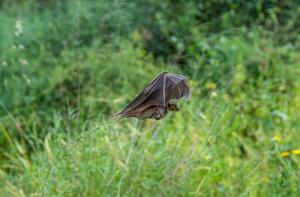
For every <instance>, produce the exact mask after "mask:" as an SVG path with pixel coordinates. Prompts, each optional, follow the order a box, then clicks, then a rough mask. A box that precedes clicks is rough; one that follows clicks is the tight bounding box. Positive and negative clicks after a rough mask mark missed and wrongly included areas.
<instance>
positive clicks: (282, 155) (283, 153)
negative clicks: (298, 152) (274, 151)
mask: <svg viewBox="0 0 300 197" xmlns="http://www.w3.org/2000/svg"><path fill="white" fill-rule="evenodd" d="M289 155H290V153H289V152H287V151H284V152H282V153H280V157H288V156H289Z"/></svg>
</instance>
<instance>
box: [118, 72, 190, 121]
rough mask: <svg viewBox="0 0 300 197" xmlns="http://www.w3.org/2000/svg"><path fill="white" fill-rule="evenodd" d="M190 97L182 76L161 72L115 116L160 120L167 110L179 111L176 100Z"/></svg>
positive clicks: (185, 81)
mask: <svg viewBox="0 0 300 197" xmlns="http://www.w3.org/2000/svg"><path fill="white" fill-rule="evenodd" d="M190 95H191V89H190V86H189V85H188V83H187V80H186V79H185V77H184V76H183V75H179V74H170V73H168V72H162V73H160V74H159V75H158V76H157V77H156V78H155V79H153V80H152V81H151V82H150V84H149V85H147V86H146V87H145V89H144V90H143V91H142V92H141V93H140V94H139V95H138V96H137V97H136V98H135V99H134V100H133V101H132V102H130V103H129V104H128V105H127V106H126V107H125V108H124V109H123V110H122V111H120V112H119V113H117V114H116V116H118V117H120V118H122V117H124V118H129V117H134V118H137V119H146V118H151V119H155V120H160V119H162V118H163V117H165V115H166V114H167V112H168V110H169V111H179V108H178V107H177V105H176V102H177V100H179V99H181V98H185V99H188V98H189V97H190Z"/></svg>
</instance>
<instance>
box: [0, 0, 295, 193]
mask: <svg viewBox="0 0 300 197" xmlns="http://www.w3.org/2000/svg"><path fill="white" fill-rule="evenodd" d="M55 2H56V1H55ZM124 2H125V1H124ZM124 2H123V1H120V2H118V3H117V2H110V1H103V4H102V5H100V4H97V5H96V4H93V3H92V2H90V1H70V3H66V2H65V3H63V4H60V3H57V2H56V3H57V5H56V4H55V3H54V4H51V2H45V3H46V4H47V3H48V4H47V5H45V7H42V8H39V7H38V6H37V5H38V4H36V3H35V2H34V1H28V2H19V3H12V4H11V5H10V4H9V3H7V4H5V5H4V3H3V4H2V6H6V8H7V9H6V10H1V13H0V21H1V22H3V31H1V32H0V34H1V35H2V36H0V41H1V42H0V49H1V50H2V51H3V53H2V52H1V54H0V66H1V68H0V75H1V78H0V91H1V95H0V145H1V147H0V194H1V195H3V196H299V194H300V189H299V187H298V185H299V181H300V174H299V164H300V155H299V149H300V147H299V143H298V142H299V140H300V137H299V134H298V133H299V128H300V124H299V118H300V114H299V107H300V86H299V84H300V79H299V74H300V58H299V54H298V45H297V43H296V42H295V43H293V42H292V41H291V42H286V43H282V42H280V41H278V40H280V39H281V38H282V37H284V35H278V34H277V33H276V32H272V31H269V30H268V28H267V27H264V26H258V25H257V24H253V25H252V26H250V27H247V28H246V27H245V26H240V27H237V28H234V29H233V28H232V29H226V30H225V31H221V30H219V29H218V30H219V31H213V30H210V29H209V28H208V29H205V28H206V27H210V26H211V27H210V28H212V27H214V26H215V25H216V24H207V23H205V25H204V26H201V27H198V26H196V25H194V24H195V22H196V21H194V20H192V19H193V16H194V13H193V12H194V11H195V10H193V12H192V11H191V12H190V13H188V14H187V15H184V16H182V17H183V18H181V20H178V21H177V23H176V20H173V22H172V23H171V25H170V26H168V24H167V23H165V22H164V21H165V20H166V19H172V17H171V15H172V13H173V12H172V11H170V13H167V16H164V13H162V12H161V10H160V13H156V14H152V11H153V10H152V9H153V8H157V9H161V8H163V7H164V6H167V7H168V6H170V5H169V4H167V3H166V4H164V3H160V2H154V1H153V2H152V3H153V4H152V3H149V5H148V4H145V5H142V4H140V3H138V2H137V1H132V3H130V4H123V3H124ZM32 5H35V6H36V7H32ZM150 5H152V6H153V7H151V6H150ZM249 5H250V4H249ZM52 6H53V7H52ZM54 8H56V9H54ZM112 8H114V9H112ZM137 8H139V9H137ZM192 8H193V9H194V6H193V3H191V4H188V5H187V7H186V8H185V9H186V10H190V9H192ZM176 9H177V8H176ZM107 10H110V11H111V12H108V11H107ZM141 13H143V17H144V18H143V17H141ZM212 13H213V12H212ZM270 13H271V12H270ZM14 14H17V15H18V17H15V15H14ZM231 14H232V13H231ZM152 15H153V18H151V17H152ZM229 16H230V15H229ZM229 16H228V17H229ZM296 16H297V15H296ZM137 17H138V20H133V19H134V18H137ZM164 17H166V18H164ZM169 17H170V18H169ZM176 17H177V16H176ZM176 17H175V16H174V18H176ZM65 18H72V19H71V20H65ZM179 19H180V18H179ZM215 20H217V21H218V20H219V19H218V18H216V19H215ZM223 20H224V21H225V22H226V23H225V22H224V21H223ZM272 20H275V19H272ZM45 21H48V22H49V23H47V24H45ZM174 21H175V22H174ZM222 21H223V22H224V24H223V22H222V24H223V25H224V26H225V27H227V25H228V27H231V26H232V24H231V23H230V21H229V20H226V17H224V18H222ZM219 22H220V21H219ZM235 22H238V20H236V21H235ZM292 22H293V21H292ZM17 24H18V25H17ZM95 24H98V25H95ZM292 24H294V23H290V26H291V27H292ZM160 25H161V26H160ZM177 25H179V26H177ZM190 25H191V26H190ZM16 26H21V27H22V28H20V27H16ZM180 26H182V27H183V28H182V29H181V28H178V27H180ZM67 27H68V28H67ZM291 27H289V28H291ZM151 28H152V29H151ZM169 28H170V29H169ZM18 29H19V30H18ZM152 30H153V32H152ZM175 30H176V31H175ZM177 30H178V31H179V32H178V34H176V33H174V35H173V34H172V32H174V31H175V32H177ZM16 31H21V32H22V33H21V34H20V35H19V34H18V33H17V34H16V33H15V32H16ZM184 31H187V32H184ZM202 31H204V32H202ZM151 32H152V33H153V34H151ZM169 34H171V35H169ZM181 34H182V35H185V34H187V35H188V36H187V37H188V38H187V39H186V40H185V39H183V38H181V37H180V35H181ZM166 35H168V36H169V37H164V36H166ZM156 36H158V37H156ZM293 36H294V32H291V33H289V32H288V33H287V36H286V38H285V39H284V40H286V39H293V38H294V37H293ZM163 70H167V71H169V72H171V73H181V74H184V75H185V76H186V77H187V79H188V81H189V83H190V85H191V88H192V96H191V99H190V100H189V101H187V102H185V101H180V102H179V108H180V109H181V111H180V112H177V113H175V112H173V113H169V114H168V115H167V116H166V117H165V118H164V119H162V120H161V121H154V120H145V121H137V120H134V119H122V120H118V119H116V118H115V117H114V116H113V115H114V114H115V113H116V112H118V111H119V110H120V109H122V107H124V106H125V105H126V104H127V103H128V102H129V101H130V100H131V99H132V98H133V97H134V96H135V95H137V93H138V92H139V91H140V90H141V89H142V88H143V87H144V86H145V85H146V84H147V83H148V82H149V81H150V80H151V79H153V78H154V77H155V76H156V75H157V74H158V73H160V72H161V71H163Z"/></svg>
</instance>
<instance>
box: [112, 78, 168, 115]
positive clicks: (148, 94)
mask: <svg viewBox="0 0 300 197" xmlns="http://www.w3.org/2000/svg"><path fill="white" fill-rule="evenodd" d="M166 74H167V72H162V73H160V74H159V75H158V76H157V77H156V78H155V79H153V80H152V81H151V82H150V84H149V85H147V86H146V88H145V89H143V90H142V92H141V93H140V94H139V95H138V96H137V97H135V99H134V100H133V101H131V102H130V103H129V104H128V105H127V106H126V107H125V108H124V109H123V110H122V111H120V112H119V113H117V114H116V116H118V115H120V116H121V117H122V116H124V115H125V114H131V113H138V112H141V111H144V110H145V109H146V108H147V106H150V105H154V104H155V103H156V101H154V100H153V99H151V98H153V97H156V96H159V93H158V92H157V90H158V87H160V84H162V83H163V80H164V76H165V75H166ZM142 105H143V106H142Z"/></svg>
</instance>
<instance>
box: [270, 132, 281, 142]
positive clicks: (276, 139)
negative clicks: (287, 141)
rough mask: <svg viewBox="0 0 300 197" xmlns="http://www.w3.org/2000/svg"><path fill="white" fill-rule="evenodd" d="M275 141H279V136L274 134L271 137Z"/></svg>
mask: <svg viewBox="0 0 300 197" xmlns="http://www.w3.org/2000/svg"><path fill="white" fill-rule="evenodd" d="M272 139H273V140H274V141H275V142H278V143H279V142H281V136H280V135H278V134H276V135H275V136H274V137H273V138H272Z"/></svg>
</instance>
